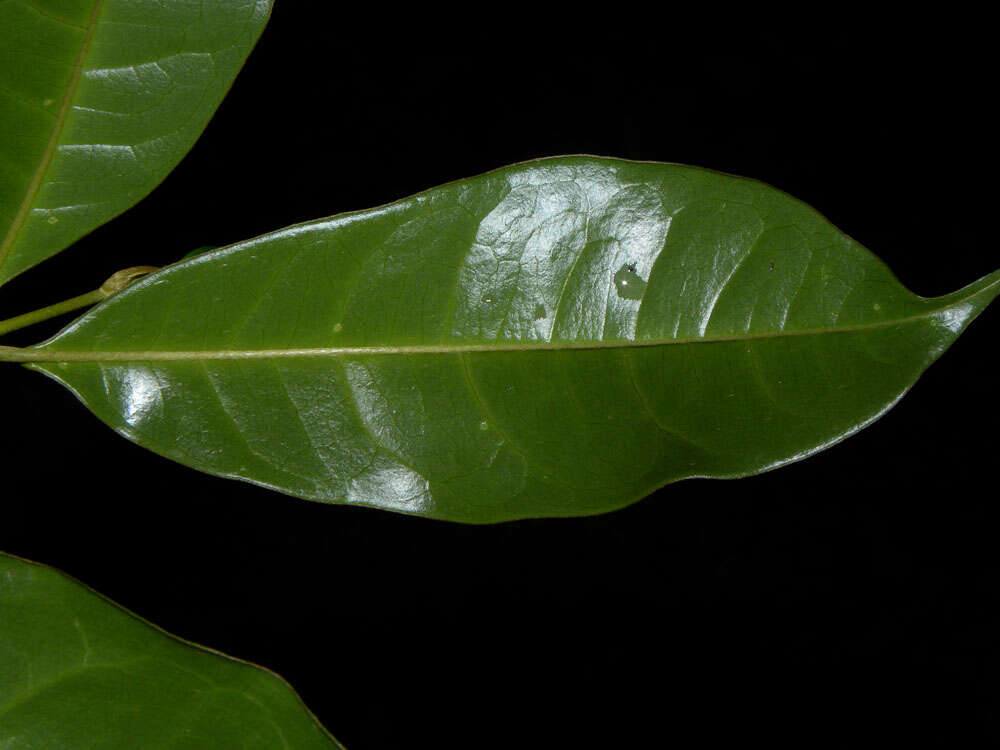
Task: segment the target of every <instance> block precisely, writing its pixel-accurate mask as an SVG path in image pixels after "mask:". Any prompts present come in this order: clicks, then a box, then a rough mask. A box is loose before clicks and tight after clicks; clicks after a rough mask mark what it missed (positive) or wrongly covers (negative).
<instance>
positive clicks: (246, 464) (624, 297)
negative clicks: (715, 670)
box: [27, 157, 1000, 523]
mask: <svg viewBox="0 0 1000 750" xmlns="http://www.w3.org/2000/svg"><path fill="white" fill-rule="evenodd" d="M998 289H1000V275H998V274H993V275H991V276H990V277H987V278H985V279H983V280H981V281H980V282H977V283H976V284H973V285H971V286H969V287H967V288H966V289H964V290H962V291H960V292H956V293H955V294H952V295H949V296H946V297H941V298H936V299H926V298H922V297H918V296H916V295H914V294H912V293H910V292H909V291H907V290H906V289H905V288H903V286H902V285H901V284H900V283H899V282H898V281H897V280H896V278H895V277H894V276H893V275H892V273H891V272H890V271H889V270H888V269H887V268H886V267H885V266H884V265H883V264H882V263H881V262H880V261H879V260H878V259H877V258H875V257H874V256H873V255H872V254H870V253H869V252H868V251H866V250H865V249H864V248H862V247H860V246H859V245H858V244H857V243H855V242H854V241H852V240H851V239H850V238H849V237H846V236H845V235H843V234H841V233H840V232H838V231H837V230H836V229H835V228H834V227H833V226H831V225H830V224H829V223H828V222H827V221H826V220H825V219H823V218H822V217H821V216H820V215H819V214H817V213H816V212H815V211H814V210H813V209H811V208H809V207H808V206H806V205H804V204H802V203H800V202H798V201H796V200H794V199H792V198H790V197H788V196H787V195H785V194H783V193H781V192H780V191H778V190H775V189H773V188H770V187H768V186H766V185H763V184H761V183H758V182H754V181H751V180H746V179H741V178H736V177H731V176H727V175H722V174H718V173H714V172H709V171H703V170H699V169H694V168H689V167H683V166H677V165H667V164H651V163H631V162H623V161H615V160H609V159H598V158H590V157H565V158H555V159H546V160H540V161H537V162H531V163H526V164H522V165H517V166H513V167H509V168H505V169H501V170H498V171H495V172H491V173H489V174H486V175H482V176H479V177H475V178H472V179H468V180H462V181H459V182H455V183H452V184H449V185H445V186H443V187H439V188H435V189H433V190H430V191H427V192H425V193H422V194H419V195H417V196H414V197H411V198H408V199H405V200H402V201H399V202H397V203H393V204H391V205H388V206H384V207H381V208H377V209H373V210H370V211H363V212H359V213H354V214H347V215H343V216H338V217H334V218H331V219H325V220H322V221H317V222H314V223H310V224H305V225H301V226H296V227H291V228H289V229H285V230H283V231H279V232H275V233H274V234H270V235H266V236H264V237H260V238H258V239H255V240H251V241H248V242H244V243H241V244H238V245H234V246H231V247H228V248H223V249H220V250H217V251H214V252H211V253H208V254H206V255H202V256H198V257H195V258H192V259H190V260H188V261H186V262H183V263H180V264H178V265H176V266H173V267H171V268H169V269H166V270H164V271H162V272H160V273H158V274H155V275H153V276H151V277H149V278H147V279H145V280H144V281H142V282H140V283H138V284H137V285H135V286H134V287H132V288H131V289H129V290H127V291H125V292H124V293H122V294H120V295H118V296H117V297H115V298H113V299H112V300H110V301H109V302H107V303H105V304H104V305H102V306H101V307H99V308H97V309H96V310H94V311H92V312H91V313H90V314H88V315H86V316H85V317H83V318H82V319H81V320H79V321H78V322H76V323H74V324H73V325H71V326H69V327H68V328H67V329H65V330H64V331H63V332H62V333H60V334H59V335H57V336H56V337H55V338H54V339H52V340H50V341H48V342H46V343H45V344H43V345H41V346H40V347H39V348H38V349H36V350H33V351H32V352H30V354H29V355H27V356H28V357H33V358H36V359H48V360H50V361H46V362H36V363H35V364H34V365H33V366H34V367H35V368H37V369H39V370H42V371H44V372H46V373H48V374H49V375H51V376H53V377H55V378H56V379H58V380H59V381H61V382H62V383H64V384H65V385H67V386H68V387H69V388H71V389H72V390H73V391H74V392H75V393H76V394H77V395H78V396H79V397H80V398H81V399H82V400H83V402H84V403H86V404H87V406H88V407H90V408H91V409H92V410H93V411H94V412H95V413H96V414H97V415H98V416H99V417H100V418H101V419H102V420H104V421H105V422H106V423H107V424H109V425H110V426H112V427H113V428H114V429H116V430H118V431H119V432H120V433H122V434H123V435H125V436H126V437H128V438H130V439H131V440H134V441H135V442H137V443H139V444H141V445H144V446H146V447H147V448H150V449H152V450H154V451H156V452H157V453H160V454H163V455H165V456H168V457H170V458H172V459H174V460H176V461H179V462H181V463H184V464H187V465H189V466H193V467H195V468H197V469H200V470H202V471H206V472H210V473H212V474H216V475H220V476H226V477H233V478H239V479H243V480H247V481H250V482H254V483H257V484H260V485H264V486H268V487H273V488H275V489H278V490H280V491H282V492H285V493H289V494H292V495H297V496H299V497H304V498H309V499H312V500H320V501H327V502H340V503H354V504H360V505H368V506H374V507H380V508H387V509H393V510H397V511H402V512H406V513H414V514H419V515H424V516H430V517H434V518H443V519H450V520H457V521H465V522H476V523H486V522H495V521H503V520H509V519H514V518H520V517H527V516H573V515H581V514H588V513H596V512H601V511H607V510H611V509H613V508H618V507H621V506H624V505H626V504H628V503H631V502H633V501H635V500H637V499H639V498H641V497H643V496H645V495H647V494H649V493H650V492H652V491H653V490H654V489H656V488H658V487H660V486H662V485H665V484H667V483H669V482H672V481H675V480H679V479H683V478H686V477H698V476H702V477H738V476H744V475H748V474H754V473H757V472H761V471H764V470H767V469H770V468H773V467H776V466H779V465H781V464H784V463H787V462H789V461H794V460H797V459H800V458H803V457H804V456H807V455H809V454H811V453H813V452H815V451H817V450H820V449H822V448H824V447H827V446H829V445H831V444H833V443H835V442H837V441H838V440H840V439H842V438H844V437H846V436H848V435H850V434H852V433H853V432H855V431H857V430H859V429H860V428H862V427H864V426H865V425H867V424H869V423H870V422H872V421H873V420H874V419H876V418H877V417H879V416H880V415H881V414H883V413H884V412H885V411H886V410H887V409H888V408H889V407H891V406H892V405H893V404H894V403H895V402H896V401H897V400H898V399H899V398H900V397H901V396H902V395H903V394H904V393H905V392H906V390H907V389H908V388H909V387H910V386H911V385H913V383H914V382H915V381H916V379H917V378H918V377H919V375H920V374H921V372H923V370H924V369H925V368H926V367H928V366H929V365H930V364H931V362H933V361H934V359H935V358H937V357H938V356H939V355H940V354H941V353H942V352H943V351H944V350H945V349H946V348H947V347H948V346H949V345H950V344H951V342H952V341H953V340H954V339H955V338H956V337H957V336H958V334H959V333H960V332H961V331H962V330H963V328H964V327H965V326H966V325H967V324H968V322H969V321H970V320H972V318H974V317H975V316H976V315H977V314H978V313H979V312H980V311H981V310H982V309H983V308H984V307H985V306H986V304H988V302H989V301H990V300H991V299H992V298H993V297H994V296H995V295H996V294H997V291H998Z"/></svg>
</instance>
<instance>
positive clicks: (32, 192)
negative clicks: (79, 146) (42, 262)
mask: <svg viewBox="0 0 1000 750" xmlns="http://www.w3.org/2000/svg"><path fill="white" fill-rule="evenodd" d="M103 6H104V0H96V2H95V3H94V8H93V10H91V12H90V18H89V19H87V25H86V26H85V27H84V32H83V41H82V42H81V43H80V51H79V52H78V53H77V56H76V60H75V61H74V62H73V70H72V72H71V73H70V79H69V84H68V85H67V86H66V93H65V94H64V95H63V99H62V102H61V103H60V104H59V111H58V112H57V113H56V121H55V123H54V124H53V126H52V133H51V134H50V135H49V140H48V141H47V142H46V144H45V150H44V151H42V158H41V159H40V160H39V162H38V166H37V167H36V168H35V171H34V173H33V174H32V175H31V181H30V182H29V183H28V189H27V191H26V192H25V195H24V199H23V200H22V201H21V204H20V205H19V206H18V207H17V213H16V214H14V221H13V222H11V225H10V228H8V230H7V234H6V235H4V238H3V242H0V268H3V266H4V264H5V263H6V262H7V258H8V256H9V255H10V252H11V250H13V249H14V243H15V242H16V241H17V238H18V237H19V236H20V234H21V229H23V228H24V223H25V221H27V219H28V214H29V213H30V212H31V208H32V206H33V205H34V204H35V198H37V197H38V191H39V190H41V187H42V182H43V181H44V179H45V175H46V174H47V173H48V171H49V167H50V166H51V164H52V159H53V158H54V157H55V153H56V149H57V148H58V146H59V139H60V138H61V137H62V131H63V128H64V126H65V125H66V120H67V119H68V118H69V112H70V110H71V109H72V107H73V99H74V98H75V97H76V90H77V88H78V87H79V85H80V78H81V76H82V75H83V61H84V58H85V57H86V56H87V52H88V51H89V50H90V44H91V42H92V41H93V38H94V31H95V30H96V29H97V21H98V18H99V17H100V15H101V10H102V8H103Z"/></svg>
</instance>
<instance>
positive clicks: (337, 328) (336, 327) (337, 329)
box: [333, 323, 344, 333]
mask: <svg viewBox="0 0 1000 750" xmlns="http://www.w3.org/2000/svg"><path fill="white" fill-rule="evenodd" d="M343 330H344V326H342V325H341V324H340V323H337V324H335V325H334V326H333V332H334V333H340V332H341V331H343Z"/></svg>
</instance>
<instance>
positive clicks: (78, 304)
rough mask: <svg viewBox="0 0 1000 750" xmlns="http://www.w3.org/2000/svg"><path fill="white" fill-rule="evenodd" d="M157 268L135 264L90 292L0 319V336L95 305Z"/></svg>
mask: <svg viewBox="0 0 1000 750" xmlns="http://www.w3.org/2000/svg"><path fill="white" fill-rule="evenodd" d="M158 270H159V269H158V268H156V267H154V266H135V267H133V268H126V269H124V270H122V271H119V272H118V273H116V274H114V275H113V276H111V278H109V279H108V280H107V281H105V282H104V283H103V284H101V286H100V288H98V289H95V290H94V291H92V292H87V293H86V294H81V295H79V296H78V297H72V298H71V299H67V300H63V301H62V302H57V303H56V304H54V305H49V306H48V307H43V308H41V309H39V310H33V311H32V312H29V313H24V314H23V315H18V316H16V317H13V318H8V319H7V320H0V336H3V335H4V334H6V333H11V332H12V331H17V330H20V329H22V328H27V327H28V326H31V325H34V324H35V323H41V322H43V321H46V320H50V319H51V318H55V317H58V316H59V315H65V314H66V313H70V312H73V311H74V310H80V309H83V308H85V307H90V306H91V305H96V304H97V303H98V302H103V301H104V300H106V299H107V298H108V297H112V296H114V295H115V294H118V292H120V291H121V290H122V289H124V288H125V287H127V286H129V285H130V284H132V283H133V282H134V281H136V280H138V279H140V278H141V277H143V276H146V275H148V274H151V273H153V271H158Z"/></svg>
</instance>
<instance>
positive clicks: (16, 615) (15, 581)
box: [0, 552, 341, 750]
mask: <svg viewBox="0 0 1000 750" xmlns="http://www.w3.org/2000/svg"><path fill="white" fill-rule="evenodd" d="M0 747H5V748H7V747H9V748H18V749H19V750H35V749H36V748H37V750H51V749H52V748H85V747H101V748H108V749H109V750H112V749H114V748H121V749H122V750H133V748H151V747H191V748H196V747H197V748H215V747H218V748H223V747H241V748H260V750H270V749H271V748H280V747H294V748H317V750H318V749H320V748H326V749H328V750H333V749H335V748H340V747H341V745H339V744H338V743H337V741H336V740H334V739H333V738H332V737H330V736H329V735H328V734H327V733H326V731H325V730H324V729H323V728H322V727H321V726H320V725H319V724H318V723H317V722H316V720H315V719H314V718H313V717H312V715H311V714H310V713H309V711H308V710H307V709H306V707H305V706H304V705H303V704H302V702H301V701H300V700H299V698H298V696H297V695H295V693H294V692H293V691H292V689H291V688H290V687H289V686H288V684H287V683H285V682H284V681H282V680H281V678H280V677H278V676H276V675H274V674H272V673H271V672H267V671H265V670H263V669H261V668H259V667H255V666H253V665H251V664H247V663H246V662H241V661H237V660H236V659H231V658H229V657H227V656H223V655H222V654H220V653H217V652H214V651H209V650H208V649H205V648H202V647H200V646H195V645H194V644H191V643H187V642H185V641H182V640H180V639H179V638H175V637H173V636H171V635H168V634H166V633H164V632H163V631H162V630H160V629H159V628H156V627H154V626H152V625H149V624H148V623H146V622H145V621H143V620H141V619H139V618H138V617H136V616H135V615H133V614H132V613H131V612H127V611H125V610H124V609H121V608H120V607H118V606H117V605H115V604H113V603H111V602H110V601H108V600H106V599H104V598H103V597H102V596H100V595H99V594H96V593H94V592H93V591H91V590H90V589H88V588H86V587H85V586H83V585H81V584H79V583H77V582H76V581H74V580H72V579H70V578H68V577H67V576H65V575H63V574H62V573H60V572H58V571H56V570H53V569H52V568H48V567H45V566H43V565H38V564H36V563H30V562H27V561H26V560H21V559H19V558H16V557H11V556H10V555H6V554H4V553H2V552H0Z"/></svg>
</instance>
